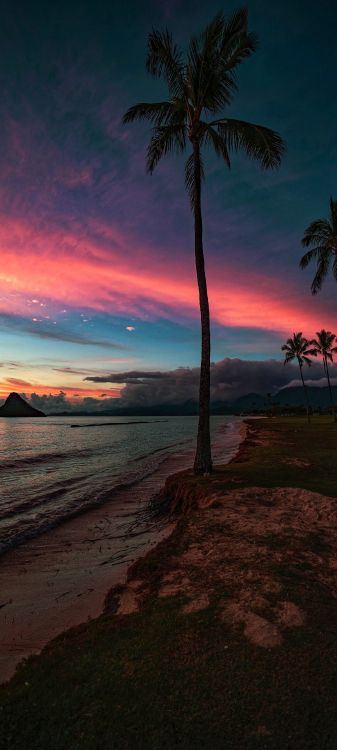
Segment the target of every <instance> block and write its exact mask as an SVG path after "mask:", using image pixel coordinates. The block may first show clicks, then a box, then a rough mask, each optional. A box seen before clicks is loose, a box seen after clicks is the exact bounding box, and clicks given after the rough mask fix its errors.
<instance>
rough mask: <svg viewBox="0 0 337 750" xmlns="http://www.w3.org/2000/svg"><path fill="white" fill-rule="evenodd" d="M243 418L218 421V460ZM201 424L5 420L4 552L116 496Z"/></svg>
mask: <svg viewBox="0 0 337 750" xmlns="http://www.w3.org/2000/svg"><path fill="white" fill-rule="evenodd" d="M239 422H240V420H238V419H236V418H235V417H213V418H212V430H213V434H215V433H218V432H219V430H220V431H221V441H220V443H219V451H220V452H219V458H220V459H221V458H224V457H225V455H226V450H227V451H228V450H230V449H231V446H232V443H233V440H236V439H237V438H236V434H237V427H238V424H239ZM75 426H76V428H77V429H74V427H75ZM89 426H90V429H88V427H89ZM196 428H197V417H167V418H166V419H163V418H162V417H161V418H158V419H152V418H151V419H150V418H149V419H148V420H147V419H146V418H144V419H142V420H140V419H137V418H135V420H131V419H130V418H129V417H117V418H113V420H112V419H111V417H102V418H99V419H98V418H97V417H95V418H91V419H90V418H88V417H77V418H74V417H58V418H55V417H47V418H44V419H32V420H29V419H0V483H1V485H0V486H1V496H0V550H1V551H3V550H5V549H6V548H8V547H9V546H11V545H13V544H17V543H19V542H20V541H22V540H23V539H26V538H28V537H30V536H33V535H35V534H37V533H41V532H42V531H43V530H45V529H47V528H49V527H51V526H53V525H55V524H57V523H59V522H60V521H61V520H62V519H63V518H66V517H69V516H71V515H74V514H75V513H78V512H81V511H82V510H84V509H85V508H87V507H90V506H92V505H95V504H98V503H102V502H104V501H105V500H108V499H109V500H110V499H111V498H112V497H113V492H114V490H116V489H117V488H118V487H120V486H121V485H124V484H132V483H134V482H136V481H139V480H141V479H142V478H143V477H145V476H147V475H148V474H150V473H152V472H153V471H154V470H155V469H156V468H157V467H158V465H159V464H160V463H161V461H163V460H164V459H165V458H166V457H167V455H168V454H169V453H172V452H177V451H180V450H182V449H183V448H184V446H185V447H187V446H190V445H191V444H192V442H193V440H194V438H195V434H196ZM234 433H235V435H234Z"/></svg>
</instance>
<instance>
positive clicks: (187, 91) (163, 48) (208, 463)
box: [123, 9, 284, 474]
mask: <svg viewBox="0 0 337 750" xmlns="http://www.w3.org/2000/svg"><path fill="white" fill-rule="evenodd" d="M256 43H257V42H256V37H255V35H253V34H251V33H250V32H249V31H248V28H247V10H245V9H243V10H239V11H237V12H235V13H233V14H232V15H231V16H230V17H229V18H225V17H224V15H223V14H222V13H218V14H217V15H216V16H215V18H214V19H213V21H212V22H211V23H210V24H209V26H207V27H206V28H205V30H204V31H203V32H202V33H201V34H200V35H199V36H197V37H192V38H191V40H190V43H189V47H188V50H187V55H186V56H185V58H184V57H183V55H182V53H181V51H180V49H179V48H178V46H177V45H176V44H175V43H174V41H173V39H172V36H171V34H170V33H169V32H168V31H167V30H165V31H156V30H153V31H152V32H151V33H150V35H149V38H148V51H147V60H146V67H147V70H148V72H149V73H150V74H152V75H153V76H154V77H156V78H163V79H164V81H165V83H166V84H167V88H168V99H167V100H166V101H161V102H156V103H140V104H136V105H135V106H133V107H130V109H129V110H128V111H127V112H126V114H125V115H124V118H123V122H124V123H129V122H134V121H135V120H148V121H149V122H150V123H151V125H152V134H151V140H150V143H149V147H148V152H147V170H148V172H149V173H150V174H152V172H153V170H154V169H155V167H156V166H157V164H158V162H159V161H160V159H161V158H162V157H163V156H165V155H166V154H168V153H171V152H175V153H180V152H183V151H184V150H185V149H186V146H188V145H189V146H190V149H191V150H190V154H189V156H188V158H187V161H186V164H185V185H186V189H187V192H188V195H189V198H190V203H191V208H192V211H193V216H194V238H195V241H194V247H195V264H196V273H197V281H198V287H199V302H200V318H201V366H200V385H199V425H198V438H197V450H196V456H195V462H194V471H195V473H196V474H206V473H209V472H210V471H211V470H212V456H211V444H210V427H209V402H210V321H209V304H208V293H207V283H206V274H205V263H204V251H203V227H202V211H201V186H202V182H203V179H204V166H203V159H202V151H203V148H204V147H205V148H211V149H212V150H213V151H215V153H216V155H217V156H218V157H219V158H220V159H222V160H223V161H224V162H225V164H226V166H227V167H230V154H231V152H232V151H238V150H243V151H244V152H245V153H246V155H247V156H248V157H250V158H252V159H255V160H256V161H258V162H259V163H260V165H261V167H262V168H264V169H268V168H274V167H277V166H278V165H279V164H280V160H281V156H282V153H283V150H284V144H283V141H282V139H281V138H280V136H279V135H278V134H277V133H275V132H274V131H272V130H270V129H268V128H265V127H262V126H260V125H254V124H251V123H248V122H244V121H242V120H236V119H235V120H234V119H229V118H228V117H227V116H226V115H224V114H222V113H223V111H224V110H225V109H226V108H227V107H228V106H229V105H230V104H231V102H232V99H233V96H234V93H235V91H236V90H237V82H236V73H237V68H238V66H239V65H240V64H241V63H242V62H243V61H244V60H245V59H246V58H247V57H249V56H250V55H251V54H252V53H253V52H254V51H255V48H256ZM214 118H216V119H214Z"/></svg>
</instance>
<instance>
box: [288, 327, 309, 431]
mask: <svg viewBox="0 0 337 750" xmlns="http://www.w3.org/2000/svg"><path fill="white" fill-rule="evenodd" d="M281 349H282V351H283V352H285V359H284V364H285V365H287V364H288V363H289V362H292V361H293V360H294V359H297V362H298V365H299V368H300V374H301V380H302V385H303V390H304V395H305V400H306V404H307V417H308V422H310V405H309V398H308V391H307V388H306V385H305V382H304V378H303V372H302V369H303V365H304V364H306V365H309V366H310V365H311V359H310V357H316V354H317V349H316V348H315V349H314V348H313V346H312V341H308V339H306V338H305V337H304V336H302V333H301V332H300V333H294V334H293V337H292V338H290V339H288V340H287V341H286V343H285V344H284V345H283V346H282V347H281Z"/></svg>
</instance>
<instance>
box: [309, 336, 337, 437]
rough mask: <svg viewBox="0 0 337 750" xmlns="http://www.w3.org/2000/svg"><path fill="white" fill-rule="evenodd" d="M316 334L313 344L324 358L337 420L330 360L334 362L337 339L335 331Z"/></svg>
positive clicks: (332, 406)
mask: <svg viewBox="0 0 337 750" xmlns="http://www.w3.org/2000/svg"><path fill="white" fill-rule="evenodd" d="M316 336H317V338H316V339H313V341H312V342H311V344H312V345H313V346H314V347H315V349H316V353H317V354H320V355H321V357H322V359H323V367H324V374H325V377H326V378H327V381H328V386H329V393H330V402H331V408H332V413H333V416H334V420H335V422H336V421H337V419H336V411H335V405H334V400H333V395H332V388H331V383H330V374H329V365H328V362H333V355H334V354H336V353H337V346H334V344H336V341H337V339H336V336H335V334H334V333H331V331H325V330H324V329H322V330H321V331H317V333H316Z"/></svg>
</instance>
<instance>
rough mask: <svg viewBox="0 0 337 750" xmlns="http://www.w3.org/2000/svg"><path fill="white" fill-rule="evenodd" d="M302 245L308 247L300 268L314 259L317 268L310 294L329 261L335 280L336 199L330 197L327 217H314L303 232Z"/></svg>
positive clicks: (336, 251)
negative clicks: (314, 219)
mask: <svg viewBox="0 0 337 750" xmlns="http://www.w3.org/2000/svg"><path fill="white" fill-rule="evenodd" d="M302 245H303V247H308V248H310V249H309V250H308V251H307V252H306V253H305V254H304V255H303V257H302V258H301V260H300V268H306V267H307V266H308V264H309V263H310V262H311V261H312V260H316V262H317V268H316V274H315V276H314V279H313V282H312V284H311V291H312V294H317V292H319V290H320V289H321V287H322V283H323V281H324V279H325V277H326V276H327V274H328V272H329V269H330V266H331V262H332V273H333V275H334V277H335V279H336V281H337V200H334V199H333V198H330V216H329V219H316V221H313V222H312V223H311V224H309V226H308V227H307V229H306V230H305V232H304V235H303V238H302Z"/></svg>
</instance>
